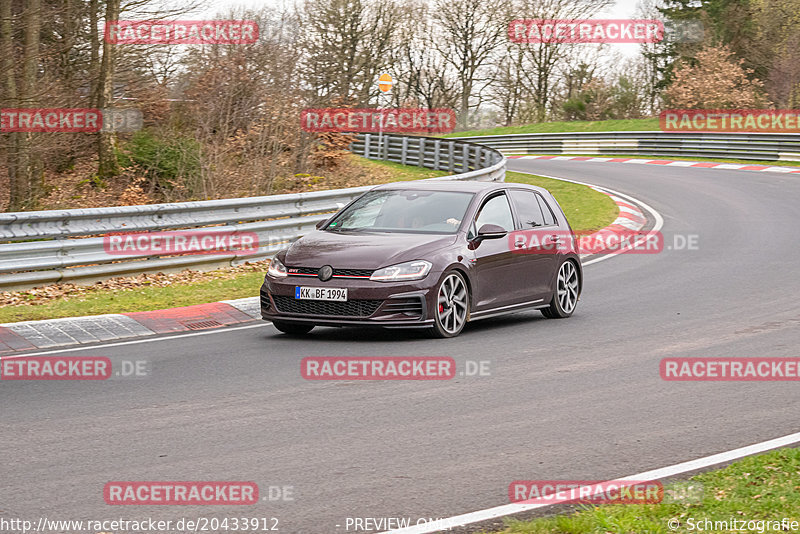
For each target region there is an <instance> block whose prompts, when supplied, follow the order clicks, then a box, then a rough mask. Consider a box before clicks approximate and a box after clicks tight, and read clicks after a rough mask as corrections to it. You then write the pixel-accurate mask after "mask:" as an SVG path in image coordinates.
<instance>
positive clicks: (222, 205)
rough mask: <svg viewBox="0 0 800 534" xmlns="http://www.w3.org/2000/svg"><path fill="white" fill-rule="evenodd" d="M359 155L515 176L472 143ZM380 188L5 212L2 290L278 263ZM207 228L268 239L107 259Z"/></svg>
mask: <svg viewBox="0 0 800 534" xmlns="http://www.w3.org/2000/svg"><path fill="white" fill-rule="evenodd" d="M351 150H352V151H353V152H354V153H356V154H359V155H362V156H365V157H368V158H370V159H381V160H387V161H394V162H397V163H403V164H405V165H417V166H420V167H425V168H429V169H436V170H443V171H447V172H450V173H453V174H452V175H451V176H444V177H441V178H434V179H435V180H484V181H486V180H491V181H503V180H504V179H505V166H506V159H505V157H503V156H502V154H500V153H499V152H498V151H496V150H494V149H492V148H488V147H485V146H482V145H478V144H475V143H472V142H467V141H459V140H454V139H434V138H427V137H416V136H399V135H394V134H383V135H376V134H360V135H358V136H357V138H356V140H355V141H354V142H353V144H352V145H351ZM455 173H458V174H455ZM371 187H372V186H364V187H355V188H348V189H334V190H330V191H315V192H310V193H297V194H288V195H271V196H264V197H251V198H236V199H225V200H207V201H200V202H180V203H172V204H152V205H145V206H123V207H110V208H96V209H75V210H59V211H35V212H18V213H0V290H6V291H7V290H15V289H25V288H30V287H36V286H40V285H44V284H52V283H56V282H87V281H94V280H102V279H105V278H110V277H113V276H125V275H133V274H139V273H146V272H158V271H163V272H167V271H176V270H181V269H186V268H196V269H210V268H216V267H220V266H224V265H231V264H237V263H241V262H243V261H253V260H258V259H265V258H269V257H271V256H272V255H274V254H275V253H276V252H278V251H279V250H280V249H281V248H283V247H284V246H285V245H286V243H288V242H290V241H293V240H295V239H297V238H298V237H300V236H301V235H303V234H304V233H306V232H308V231H309V230H311V229H313V228H314V226H315V225H316V224H317V223H318V222H320V221H324V220H326V219H327V218H329V217H330V215H331V213H332V212H335V211H337V210H338V209H340V208H342V207H343V206H344V205H345V204H347V203H348V202H350V201H351V200H353V199H355V198H356V197H358V196H359V195H361V194H362V193H363V192H364V191H367V190H368V189H370V188H371ZM202 227H209V228H207V231H208V232H209V233H215V232H231V231H236V232H254V233H255V234H256V235H257V236H258V243H259V247H258V252H257V253H256V254H248V255H246V256H231V255H224V256H223V255H191V256H168V257H162V256H159V255H148V254H140V255H131V256H127V255H126V256H119V255H110V254H107V253H106V252H105V249H104V246H103V242H104V239H103V237H102V235H103V234H106V233H111V232H156V231H162V230H176V229H188V228H202ZM2 242H5V243H2Z"/></svg>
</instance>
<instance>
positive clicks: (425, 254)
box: [284, 231, 457, 269]
mask: <svg viewBox="0 0 800 534" xmlns="http://www.w3.org/2000/svg"><path fill="white" fill-rule="evenodd" d="M456 237H457V236H456V235H455V234H448V235H442V234H403V233H391V232H382V233H373V232H353V233H347V232H341V233H340V232H323V231H313V232H311V233H310V234H306V235H305V236H303V237H301V238H300V239H298V240H297V241H295V242H294V243H292V245H291V246H290V247H289V249H288V250H287V252H286V258H285V261H284V264H285V265H286V266H287V267H312V268H319V267H322V266H323V265H330V266H332V267H334V268H338V269H379V268H381V267H386V266H389V265H394V264H396V263H401V262H404V261H411V260H420V259H430V258H431V257H432V256H433V255H434V254H435V253H436V252H438V251H439V250H441V249H442V248H443V247H446V246H449V245H452V244H453V243H455V241H456Z"/></svg>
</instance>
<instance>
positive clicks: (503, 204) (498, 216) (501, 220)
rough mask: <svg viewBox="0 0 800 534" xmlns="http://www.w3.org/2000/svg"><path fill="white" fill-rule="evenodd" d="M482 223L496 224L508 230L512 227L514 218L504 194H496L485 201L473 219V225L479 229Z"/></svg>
mask: <svg viewBox="0 0 800 534" xmlns="http://www.w3.org/2000/svg"><path fill="white" fill-rule="evenodd" d="M484 224H496V225H497V226H500V227H502V228H503V230H505V231H507V232H510V231H512V230H513V229H514V218H513V217H512V216H511V207H509V205H508V200H506V196H505V195H497V196H496V197H492V198H490V199H489V200H487V201H486V203H485V204H484V205H483V206H482V207H481V211H480V212H479V213H478V217H477V218H476V219H475V226H476V227H477V229H478V231H480V229H481V226H483V225H484Z"/></svg>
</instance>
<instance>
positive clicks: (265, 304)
mask: <svg viewBox="0 0 800 534" xmlns="http://www.w3.org/2000/svg"><path fill="white" fill-rule="evenodd" d="M269 307H270V302H269V293H267V290H266V289H264V288H263V287H262V288H261V309H262V310H268V309H269Z"/></svg>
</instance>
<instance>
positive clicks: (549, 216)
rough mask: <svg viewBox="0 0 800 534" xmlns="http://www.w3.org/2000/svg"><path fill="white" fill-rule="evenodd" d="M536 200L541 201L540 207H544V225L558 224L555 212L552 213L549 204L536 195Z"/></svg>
mask: <svg viewBox="0 0 800 534" xmlns="http://www.w3.org/2000/svg"><path fill="white" fill-rule="evenodd" d="M536 198H538V199H539V205H540V206H541V207H542V213H543V214H544V224H545V225H546V226H552V225H554V224H556V218H555V216H554V215H553V212H552V211H550V207H549V206H548V205H547V202H545V200H544V199H543V198H542V197H541V196H539V195H536Z"/></svg>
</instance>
